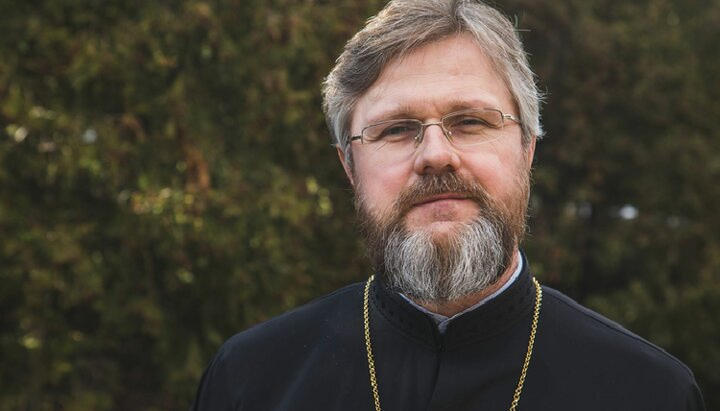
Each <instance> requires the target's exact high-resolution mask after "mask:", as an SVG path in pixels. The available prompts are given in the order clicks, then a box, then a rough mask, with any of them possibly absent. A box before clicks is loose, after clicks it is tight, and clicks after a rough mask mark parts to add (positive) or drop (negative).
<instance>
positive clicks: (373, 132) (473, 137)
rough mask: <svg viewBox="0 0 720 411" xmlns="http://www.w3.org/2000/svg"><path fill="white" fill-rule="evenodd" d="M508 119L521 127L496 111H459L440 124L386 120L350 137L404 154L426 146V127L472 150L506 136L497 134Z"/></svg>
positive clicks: (514, 119) (364, 143) (380, 149)
mask: <svg viewBox="0 0 720 411" xmlns="http://www.w3.org/2000/svg"><path fill="white" fill-rule="evenodd" d="M506 120H510V121H513V122H515V123H518V124H521V123H520V119H518V118H517V117H515V116H513V115H512V114H504V113H503V112H502V111H500V110H498V109H494V108H474V109H468V110H461V111H456V112H453V113H450V114H447V115H445V116H443V117H442V118H441V119H440V121H439V122H437V123H423V122H422V121H420V120H417V119H397V120H386V121H381V122H379V123H375V124H371V125H369V126H367V127H365V128H363V129H362V131H361V132H360V134H359V135H356V136H352V137H350V140H349V141H348V144H350V143H351V142H353V141H355V140H360V142H361V143H362V144H363V145H369V146H372V147H374V148H375V149H376V151H382V152H383V154H385V153H387V154H401V153H406V152H411V151H413V150H415V148H416V147H417V146H418V145H420V143H422V140H423V136H424V135H425V128H427V127H430V126H440V128H441V129H442V131H443V133H444V134H445V137H446V138H447V139H448V140H449V141H450V142H451V143H452V144H453V145H455V146H459V147H471V146H477V145H480V144H485V143H489V142H491V141H495V140H497V139H499V138H500V137H502V134H501V133H498V132H497V131H498V130H500V129H502V128H503V127H504V125H505V121H506Z"/></svg>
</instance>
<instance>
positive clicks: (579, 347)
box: [538, 287, 702, 409]
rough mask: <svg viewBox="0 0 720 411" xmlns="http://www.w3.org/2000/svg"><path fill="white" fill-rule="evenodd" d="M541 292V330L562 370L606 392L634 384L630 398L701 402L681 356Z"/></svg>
mask: <svg viewBox="0 0 720 411" xmlns="http://www.w3.org/2000/svg"><path fill="white" fill-rule="evenodd" d="M543 291H544V295H543V306H542V313H541V320H540V321H541V325H540V330H539V331H538V333H540V332H545V333H546V341H549V342H550V343H551V344H547V345H546V346H545V347H543V348H544V349H545V350H546V352H548V353H549V356H550V358H551V359H550V360H551V361H553V363H554V364H556V365H558V366H559V372H563V373H566V375H569V376H572V377H574V378H588V377H591V378H592V379H593V380H595V381H597V383H598V384H599V385H601V386H606V388H607V390H608V391H617V392H624V390H626V389H628V388H630V387H631V388H632V390H631V391H628V392H626V393H625V394H626V395H628V396H629V395H635V396H637V395H638V394H640V393H643V394H644V398H655V399H657V400H658V401H665V402H666V403H668V404H680V403H684V402H686V401H690V400H689V399H693V401H698V402H699V403H702V400H701V399H700V394H699V391H698V388H697V384H696V382H695V378H694V376H693V374H692V372H691V371H690V369H689V368H688V367H687V366H686V365H685V364H683V363H682V362H681V361H680V360H678V359H677V358H675V357H674V356H672V355H671V354H669V353H668V352H667V351H665V350H663V349H662V348H660V347H658V346H657V345H655V344H653V343H651V342H649V341H648V340H646V339H644V338H642V337H640V336H638V335H637V334H635V333H633V332H631V331H629V330H627V329H626V328H624V327H623V326H621V325H620V324H618V323H617V322H615V321H612V320H610V319H608V318H606V317H605V316H603V315H601V314H599V313H597V312H595V311H593V310H590V309H589V308H587V307H584V306H582V305H580V304H578V303H577V302H576V301H574V300H572V299H571V298H570V297H568V296H566V295H564V294H562V293H561V292H559V291H557V290H554V289H552V288H549V287H543ZM560 370H561V371H560ZM587 370H592V371H587ZM590 374H592V375H590ZM630 382H631V384H629V385H628V383H630ZM606 392H607V391H606ZM653 393H654V394H653ZM641 396H643V395H641ZM683 409H684V408H683ZM693 409H694V408H693Z"/></svg>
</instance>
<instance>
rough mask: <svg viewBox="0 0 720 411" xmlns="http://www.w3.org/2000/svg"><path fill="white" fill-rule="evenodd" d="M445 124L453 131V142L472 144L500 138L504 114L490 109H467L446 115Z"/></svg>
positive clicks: (464, 144)
mask: <svg viewBox="0 0 720 411" xmlns="http://www.w3.org/2000/svg"><path fill="white" fill-rule="evenodd" d="M443 125H444V126H445V129H447V130H448V131H449V132H450V133H451V136H452V141H453V143H455V144H457V145H460V146H472V145H476V144H482V143H487V142H490V141H493V140H496V139H498V138H500V136H501V134H500V133H498V129H500V128H502V126H503V115H502V113H501V112H500V111H497V110H490V109H479V110H466V111H462V112H458V113H453V114H450V115H448V116H446V117H445V118H443Z"/></svg>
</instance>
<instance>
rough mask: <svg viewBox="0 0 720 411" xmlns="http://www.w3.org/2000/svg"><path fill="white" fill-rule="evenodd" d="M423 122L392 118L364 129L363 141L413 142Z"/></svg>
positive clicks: (385, 142) (385, 143)
mask: <svg viewBox="0 0 720 411" xmlns="http://www.w3.org/2000/svg"><path fill="white" fill-rule="evenodd" d="M421 127H422V124H421V123H420V122H419V121H417V120H391V121H383V122H382V123H378V124H373V125H371V126H368V127H365V129H364V130H363V140H364V141H363V142H365V143H378V142H382V143H384V145H387V144H401V143H409V144H412V142H413V139H414V138H415V137H417V135H418V134H419V133H420V128H421Z"/></svg>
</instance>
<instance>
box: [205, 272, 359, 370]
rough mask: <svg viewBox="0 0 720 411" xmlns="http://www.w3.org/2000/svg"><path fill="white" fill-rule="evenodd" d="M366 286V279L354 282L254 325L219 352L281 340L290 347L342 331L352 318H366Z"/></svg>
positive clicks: (246, 349) (263, 347)
mask: <svg viewBox="0 0 720 411" xmlns="http://www.w3.org/2000/svg"><path fill="white" fill-rule="evenodd" d="M363 286H364V284H363V283H355V284H350V285H348V286H345V287H343V288H340V289H338V290H336V291H333V292H332V293H330V294H327V295H324V296H322V297H319V298H317V299H315V300H312V301H310V302H308V303H306V304H304V305H301V306H299V307H297V308H294V309H292V310H290V311H287V312H285V313H283V314H281V315H279V316H277V317H274V318H271V319H269V320H267V321H264V322H261V323H259V324H256V325H254V326H251V327H250V328H248V329H247V330H245V331H242V332H239V333H237V334H235V335H234V336H232V337H231V338H230V339H228V340H227V341H226V342H225V344H223V346H222V347H221V348H220V351H219V352H218V355H219V356H226V355H233V354H240V355H243V356H244V355H248V354H250V353H252V352H253V351H255V350H267V349H268V348H271V347H273V346H275V345H277V342H278V341H282V342H283V345H284V346H286V347H287V346H294V347H298V345H302V344H307V343H309V342H311V341H313V340H316V339H318V338H323V337H326V336H328V335H329V333H330V332H332V334H334V335H342V334H343V329H344V328H345V327H347V325H348V323H354V322H353V321H352V320H351V319H356V320H359V321H361V320H362V318H361V313H362V303H363V301H362V293H363ZM355 322H356V321H355ZM353 325H354V326H355V327H358V325H357V324H353ZM353 329H354V328H353Z"/></svg>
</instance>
